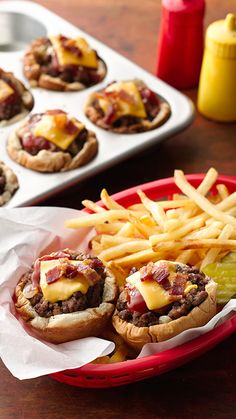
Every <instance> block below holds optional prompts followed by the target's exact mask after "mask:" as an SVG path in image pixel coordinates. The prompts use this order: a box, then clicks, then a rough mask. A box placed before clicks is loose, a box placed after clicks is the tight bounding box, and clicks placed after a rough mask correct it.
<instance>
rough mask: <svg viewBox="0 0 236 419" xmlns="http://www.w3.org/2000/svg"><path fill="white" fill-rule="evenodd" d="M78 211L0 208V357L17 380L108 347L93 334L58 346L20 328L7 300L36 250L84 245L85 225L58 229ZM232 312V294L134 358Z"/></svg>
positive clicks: (68, 365) (235, 305)
mask: <svg viewBox="0 0 236 419" xmlns="http://www.w3.org/2000/svg"><path fill="white" fill-rule="evenodd" d="M83 215H84V213H83V212H80V211H76V210H72V209H68V208H53V207H48V208H47V207H30V208H13V209H6V208H5V209H4V208H1V209H0V356H1V358H2V360H3V362H4V363H5V365H6V366H7V368H8V369H9V370H10V371H11V373H12V374H13V375H14V376H15V377H17V378H19V379H27V378H34V377H38V376H41V375H45V374H50V373H53V372H57V371H62V370H65V369H72V368H77V367H80V366H82V365H84V364H87V363H88V362H91V361H92V360H94V359H95V358H97V357H98V356H103V355H107V354H109V353H110V352H112V351H113V349H114V344H113V343H112V342H109V341H106V340H104V339H100V338H95V337H91V338H85V339H80V340H76V341H73V342H68V343H63V344H59V345H53V344H50V343H47V342H44V341H41V340H39V339H37V338H36V337H34V335H33V333H32V334H29V332H28V331H27V330H26V329H25V328H24V323H23V322H21V321H20V320H19V319H18V318H17V316H16V313H15V309H14V304H13V301H12V296H13V294H14V289H15V286H16V284H17V282H18V280H19V279H20V277H21V275H22V274H23V273H24V272H26V271H27V270H28V269H29V267H30V266H31V265H32V263H33V262H34V260H35V259H36V258H37V257H38V256H39V255H40V253H41V252H43V253H46V252H52V251H54V250H58V249H63V248H65V247H70V248H72V249H76V248H79V249H80V250H81V251H86V250H87V244H88V241H89V239H90V237H91V236H92V235H93V232H92V230H91V229H85V228H84V229H79V230H70V229H65V228H64V221H65V220H66V219H69V218H76V217H82V216H83ZM235 311H236V299H232V300H231V301H230V302H229V303H228V304H227V305H226V306H225V307H224V309H223V310H222V311H221V312H220V313H218V314H217V315H216V316H215V317H214V318H213V319H211V320H210V321H209V322H208V324H207V325H205V326H203V327H198V328H194V329H189V330H186V331H184V332H182V333H180V334H179V335H178V336H175V337H174V338H172V339H169V340H168V341H165V342H160V343H150V344H146V345H145V346H144V347H143V349H142V351H141V352H140V354H139V357H143V356H147V355H151V354H153V353H158V352H162V351H164V350H167V349H171V348H173V347H175V346H179V345H181V344H183V343H184V342H187V341H189V340H192V339H194V338H196V337H197V336H200V335H201V334H203V333H206V332H208V331H209V330H211V329H212V328H214V327H215V326H216V325H218V324H220V323H222V322H223V321H225V320H226V319H227V318H228V317H230V316H232V315H233V314H234V313H235Z"/></svg>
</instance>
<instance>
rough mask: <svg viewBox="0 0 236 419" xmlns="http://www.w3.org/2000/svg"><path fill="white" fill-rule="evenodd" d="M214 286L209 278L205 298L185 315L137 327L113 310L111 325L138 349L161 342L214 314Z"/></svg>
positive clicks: (206, 320) (197, 325) (203, 322)
mask: <svg viewBox="0 0 236 419" xmlns="http://www.w3.org/2000/svg"><path fill="white" fill-rule="evenodd" d="M216 288H217V284H216V283H215V282H214V281H213V280H210V282H209V283H208V284H207V285H206V291H207V292H208V297H207V298H206V300H204V301H203V302H202V303H201V304H200V305H199V306H198V307H194V308H193V309H192V310H191V311H190V312H189V314H188V315H187V316H182V317H180V318H178V319H176V320H172V321H171V322H169V323H165V324H157V325H154V326H149V327H137V326H134V325H133V324H132V323H128V322H126V321H124V320H122V319H120V317H119V316H118V314H117V312H115V314H114V315H113V318H112V323H113V326H114V328H115V329H116V331H117V333H119V335H121V336H122V337H123V339H124V340H125V341H126V342H127V343H128V345H130V346H131V347H132V348H134V349H135V350H137V351H140V350H141V349H142V347H143V345H145V344H146V343H156V342H162V341H164V340H167V339H170V338H172V337H174V336H176V335H178V334H179V333H180V332H183V331H184V330H187V329H191V328H192V327H199V326H204V325H205V324H206V323H207V322H208V321H209V320H210V319H211V318H212V317H213V316H214V315H215V314H216Z"/></svg>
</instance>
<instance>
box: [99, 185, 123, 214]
mask: <svg viewBox="0 0 236 419" xmlns="http://www.w3.org/2000/svg"><path fill="white" fill-rule="evenodd" d="M100 196H101V200H102V202H103V203H104V205H105V206H106V207H107V209H124V207H123V206H122V205H120V204H118V203H117V202H116V201H114V199H112V198H111V197H110V196H109V195H108V193H107V190H106V189H103V190H102V192H101V195H100Z"/></svg>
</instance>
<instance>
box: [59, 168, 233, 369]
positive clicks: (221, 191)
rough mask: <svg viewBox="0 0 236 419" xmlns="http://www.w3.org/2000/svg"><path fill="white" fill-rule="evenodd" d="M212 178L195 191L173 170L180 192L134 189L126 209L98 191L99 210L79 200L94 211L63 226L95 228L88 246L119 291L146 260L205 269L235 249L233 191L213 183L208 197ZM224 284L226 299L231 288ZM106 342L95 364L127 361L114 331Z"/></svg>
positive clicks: (214, 178) (212, 172) (212, 175)
mask: <svg viewBox="0 0 236 419" xmlns="http://www.w3.org/2000/svg"><path fill="white" fill-rule="evenodd" d="M217 177H218V173H217V171H216V170H215V169H214V168H211V169H209V171H208V172H207V173H206V175H205V177H204V179H203V180H202V182H201V184H200V185H199V186H198V188H197V189H195V188H194V187H193V186H192V185H191V184H190V183H189V182H188V181H187V179H186V177H185V175H184V173H183V172H182V171H181V170H175V172H174V181H175V183H176V186H177V187H178V189H179V190H180V193H176V194H174V195H173V197H172V199H171V200H159V201H153V200H151V199H150V198H149V197H148V196H147V195H146V194H145V193H144V192H143V191H142V190H140V189H137V195H138V197H137V201H139V202H138V203H137V204H134V205H131V206H129V207H128V208H125V207H123V206H122V205H120V204H119V203H117V202H116V201H114V200H113V199H112V198H111V197H110V196H109V195H108V193H107V191H106V190H105V189H103V190H102V192H101V200H102V203H103V205H104V207H101V206H100V205H98V204H96V203H95V202H93V201H89V200H84V201H83V202H82V203H83V205H84V207H85V208H87V209H89V210H91V211H92V212H93V213H91V214H87V215H85V216H83V217H80V218H77V219H71V220H67V221H66V226H67V227H69V228H80V227H94V229H95V234H94V237H93V238H92V240H91V243H90V245H91V248H92V250H93V252H94V254H96V255H97V256H98V257H99V258H100V259H101V260H102V261H103V263H104V264H105V265H106V266H107V267H108V268H109V269H110V270H111V271H112V272H113V274H114V275H115V277H116V279H117V282H118V285H119V286H120V287H121V288H122V286H123V285H124V283H125V279H126V277H127V276H128V275H129V273H130V270H131V269H132V268H133V267H136V268H139V267H141V266H143V265H144V264H146V263H148V262H150V261H157V260H161V259H168V260H173V261H178V262H182V263H188V264H192V265H195V266H197V267H198V268H200V269H204V267H206V266H207V265H210V264H212V263H214V262H217V261H220V260H221V259H222V258H223V257H224V256H225V255H226V254H227V253H228V252H229V251H232V250H236V192H234V193H232V194H230V193H229V191H228V189H227V187H226V186H225V185H224V184H217V185H216V191H217V193H216V194H214V195H213V194H211V189H212V187H213V185H215V184H216V182H217ZM223 286H224V289H225V292H226V294H227V296H228V297H229V298H231V296H232V291H231V288H232V284H227V283H224V284H223ZM233 286H234V288H235V285H233ZM230 293H231V294H230ZM106 338H108V339H110V340H113V341H114V342H115V345H116V349H115V352H114V353H113V354H112V356H110V357H109V356H106V357H101V358H98V359H97V360H95V361H94V362H95V363H113V362H121V361H124V360H126V359H127V357H129V349H128V347H127V345H126V344H125V343H124V341H123V340H122V338H121V337H120V336H118V335H117V334H116V333H115V332H114V331H109V335H108V336H106Z"/></svg>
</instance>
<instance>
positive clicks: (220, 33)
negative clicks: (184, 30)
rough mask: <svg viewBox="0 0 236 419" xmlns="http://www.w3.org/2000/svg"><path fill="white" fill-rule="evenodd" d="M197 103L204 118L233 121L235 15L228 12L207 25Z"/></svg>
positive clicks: (235, 108) (235, 118) (235, 109)
mask: <svg viewBox="0 0 236 419" xmlns="http://www.w3.org/2000/svg"><path fill="white" fill-rule="evenodd" d="M197 107H198V110H199V112H200V113H202V114H203V115H204V116H206V117H207V118H210V119H213V120H216V121H220V122H231V121H236V15H234V14H232V13H229V14H228V15H227V16H226V18H225V19H224V20H218V21H216V22H214V23H212V24H211V25H210V26H209V27H208V29H207V32H206V41H205V51H204V56H203V61H202V67H201V74H200V81H199V89H198V101H197Z"/></svg>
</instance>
